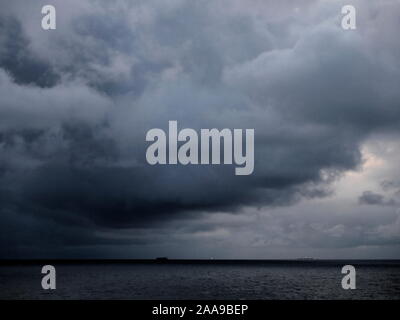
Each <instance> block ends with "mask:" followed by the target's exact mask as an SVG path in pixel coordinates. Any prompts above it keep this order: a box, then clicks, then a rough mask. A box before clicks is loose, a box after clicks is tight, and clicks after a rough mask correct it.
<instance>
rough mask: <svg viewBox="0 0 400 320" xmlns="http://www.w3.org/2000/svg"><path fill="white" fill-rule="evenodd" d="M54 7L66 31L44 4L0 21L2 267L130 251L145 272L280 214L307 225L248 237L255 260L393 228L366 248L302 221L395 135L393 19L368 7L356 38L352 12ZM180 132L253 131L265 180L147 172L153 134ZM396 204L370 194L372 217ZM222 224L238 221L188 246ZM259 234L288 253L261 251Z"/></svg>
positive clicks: (395, 8)
mask: <svg viewBox="0 0 400 320" xmlns="http://www.w3.org/2000/svg"><path fill="white" fill-rule="evenodd" d="M2 2H4V1H2ZM50 2H51V3H52V4H53V5H54V6H55V7H56V9H57V19H58V20H57V30H54V31H43V30H42V29H41V25H40V20H41V17H42V15H41V14H40V8H41V6H42V5H43V4H42V2H41V1H30V2H29V3H26V2H25V1H14V2H13V3H12V4H7V6H6V5H5V3H2V10H1V13H0V97H1V100H0V201H1V208H0V220H1V224H0V234H1V236H0V241H1V248H0V256H1V257H25V256H44V257H45V256H68V257H69V256H81V255H82V256H85V255H86V256H108V255H110V254H111V253H110V250H111V251H112V252H113V254H114V255H115V256H119V253H120V252H121V250H122V249H121V248H124V247H126V246H135V249H132V256H133V257H135V256H145V255H151V254H153V253H156V252H159V250H162V249H160V248H161V247H162V246H161V247H160V244H161V243H163V242H168V241H172V242H171V243H173V244H171V246H172V247H170V248H169V249H168V250H170V251H168V250H167V249H165V250H167V251H168V252H173V253H174V254H175V255H179V254H180V253H182V254H183V253H184V252H185V250H186V249H185V246H186V245H185V243H186V242H187V241H189V240H188V237H189V238H190V239H195V240H196V239H199V237H200V238H201V237H202V235H206V237H205V238H206V239H209V240H210V241H211V240H212V239H213V237H214V236H216V237H218V236H222V237H228V238H229V237H230V236H229V235H230V232H231V231H232V230H231V229H230V227H229V224H230V223H232V221H233V222H234V221H236V220H235V219H239V220H240V219H245V220H246V219H247V218H246V217H250V218H249V219H252V218H251V216H252V214H250V213H249V212H253V213H254V212H256V211H257V210H261V212H263V213H262V215H264V214H267V213H265V212H269V210H272V211H274V210H279V208H291V210H293V211H294V212H296V211H297V212H298V215H299V217H297V218H296V219H298V220H299V221H298V222H293V217H292V218H290V219H289V218H287V219H286V218H284V216H280V215H278V214H273V218H271V219H273V222H271V221H270V220H268V219H266V220H263V223H264V224H265V225H266V226H269V227H266V228H265V229H262V228H261V229H259V230H258V231H257V230H256V228H257V227H256V226H255V225H256V224H257V223H256V224H254V223H250V225H249V226H248V227H249V229H250V231H246V232H245V233H243V234H242V233H241V234H242V235H243V244H244V243H253V244H254V243H259V244H263V246H265V247H268V246H270V247H274V246H275V247H276V246H278V247H280V246H284V245H286V246H290V245H291V244H292V243H295V242H296V241H298V242H302V243H303V244H304V246H306V247H307V246H308V247H309V248H313V247H315V246H322V247H327V248H335V247H338V248H343V247H346V246H349V247H351V246H362V245H369V244H371V243H373V244H374V245H379V243H380V241H381V240H376V241H375V240H373V239H378V238H379V237H378V238H374V237H372V236H368V237H367V236H365V235H366V234H370V233H371V232H372V233H373V232H374V231H373V230H376V229H377V228H379V226H380V225H383V226H385V223H386V222H385V223H383V224H377V225H376V226H371V227H368V228H369V229H368V228H367V229H365V230H364V229H362V230H361V231H359V232H358V233H357V232H355V233H354V232H353V231H354V230H355V229H354V228H353V225H352V224H349V225H348V224H346V223H345V222H342V219H341V218H338V221H336V222H335V224H334V225H331V224H330V223H328V221H329V219H330V218H329V214H328V213H327V214H326V215H325V216H324V217H322V218H321V217H318V218H316V217H315V216H314V219H316V220H318V221H317V222H316V221H315V220H314V222H311V221H310V222H309V223H306V222H301V220H302V219H304V221H306V220H307V219H308V218H307V217H308V215H307V214H306V213H305V212H304V211H303V207H301V206H300V205H299V203H302V202H303V201H311V202H312V201H318V199H325V198H326V197H330V196H332V195H333V194H334V193H335V188H334V186H333V183H335V181H338V180H339V179H340V178H341V177H343V175H344V174H345V173H346V172H349V171H352V170H362V169H361V168H362V167H363V161H364V160H363V156H362V146H363V145H364V144H365V143H367V142H368V140H369V139H370V138H371V137H372V136H374V135H381V137H382V141H383V142H384V141H385V139H386V138H385V137H386V135H395V136H396V135H398V134H399V132H398V131H399V128H400V105H399V103H400V92H399V90H398V84H399V83H400V66H399V63H398V61H400V60H399V59H400V45H399V42H398V41H396V39H397V30H398V29H399V24H400V22H399V19H398V16H399V13H400V5H399V4H398V3H397V1H385V2H383V3H378V2H375V1H355V4H354V5H355V6H356V7H357V8H359V11H358V12H359V13H358V14H359V16H358V23H359V27H358V29H357V30H356V31H344V30H343V29H342V28H341V26H340V19H341V10H340V9H341V5H342V3H341V2H340V1H329V2H327V1H311V0H310V1H301V3H300V2H299V3H298V7H295V6H294V5H293V3H291V2H290V1H279V2H278V1H266V2H265V1H255V2H251V3H246V1H244V2H243V1H233V2H232V1H224V0H221V1H204V2H202V3H197V2H191V1H172V2H168V4H167V3H166V2H165V1H146V2H141V1H139V2H131V1H113V2H109V1H107V2H106V1H85V2H84V3H81V2H80V1H70V2H68V5H67V4H66V3H65V2H64V1H50ZM46 4H48V3H46ZM35 13H37V14H35ZM169 120H177V121H178V125H179V127H180V129H182V128H185V127H189V128H194V129H200V128H214V127H215V128H219V129H223V128H231V129H233V128H243V129H246V128H254V129H255V133H256V134H255V143H256V146H255V170H254V173H253V175H250V176H243V177H238V176H235V175H234V167H233V166H228V165H224V166H222V165H221V166H173V165H167V166H150V165H148V164H147V163H146V160H145V150H146V147H147V146H148V144H147V143H146V141H145V135H146V132H147V131H148V130H149V129H151V128H156V127H158V128H162V129H166V128H167V127H168V121H169ZM379 178H381V177H379ZM384 179H387V177H382V179H381V180H380V181H382V180H384ZM389 187H390V186H389V184H388V183H387V184H386V188H389ZM365 190H367V189H364V191H365ZM385 199H386V198H384V196H382V195H380V194H378V193H374V192H373V191H367V192H364V193H363V194H362V195H361V196H360V198H359V204H361V205H362V204H375V205H382V206H386V205H388V204H389V205H394V204H395V202H393V203H388V202H387V200H385ZM355 202H357V198H356V197H355ZM359 204H357V205H359ZM349 211H351V210H350V209H349ZM390 215H391V219H392V221H393V219H394V221H396V223H395V225H396V226H398V220H396V219H397V218H396V217H395V216H393V215H392V214H390ZM214 217H224V219H223V221H220V222H219V223H217V222H215V223H213V226H214V227H213V228H211V229H212V230H203V231H196V230H192V231H191V227H190V226H192V225H197V224H207V223H209V222H207V221H213V219H214ZM238 217H239V218H238ZM320 219H322V220H320ZM302 223H303V224H302ZM180 224H182V225H180ZM310 224H311V225H314V226H315V228H311V229H309V228H310V227H309V226H310ZM177 225H180V226H179V230H180V231H179V233H181V234H180V235H176V234H175V233H174V230H176V228H178V227H177ZM243 225H246V223H244V222H243ZM360 228H363V226H360ZM374 228H375V229H374ZM381 228H384V227H381ZM388 228H389V227H388ZM228 229H229V230H231V231H227V230H228ZM251 229H254V232H256V231H257V232H256V233H260V234H262V232H261V230H264V232H265V233H267V234H269V235H274V234H275V235H276V236H273V237H274V238H276V242H275V243H274V241H273V240H272V238H269V239H270V240H268V241H269V242H268V241H266V240H265V239H264V238H260V239H259V241H258V242H257V240H256V239H253V240H251V241H250V240H249V241H250V242H247V240H246V236H245V234H246V233H247V232H250V233H251V232H252V231H251ZM367 230H370V231H367ZM371 230H372V231H371ZM380 230H381V232H383V231H382V230H383V229H380ZM277 234H280V236H277ZM312 234H313V235H314V236H315V237H316V239H315V240H313V239H312V238H309V237H312V236H311V235H312ZM387 234H394V232H392V233H391V231H390V230H387ZM307 235H308V236H307ZM175 237H177V238H175ZM231 237H234V235H231ZM305 237H307V238H305ZM388 237H390V236H388ZM393 237H394V238H393ZM393 237H392V238H391V239H392V240H393V239H394V240H393V241H392V242H391V241H389V242H390V243H392V244H393V243H398V242H397V241H398V240H397V239H398V238H397V237H395V236H393ZM285 238H286V240H284V239H285ZM177 239H178V240H179V239H180V240H179V241H178V240H177ZM239 239H242V238H240V237H239ZM263 239H264V240H263ZM279 239H281V240H279ZM371 239H372V240H371ZM379 239H381V238H379ZM195 240H193V241H195ZM175 241H177V242H176V243H175ZM238 241H239V240H238ZM374 241H375V242H374ZM189 242H190V241H189ZM278 242H279V243H278ZM239 243H240V241H239ZM152 245H154V246H157V245H158V246H159V247H158V249H151V248H149V247H148V246H150V247H151V246H152ZM107 248H108V249H107ZM110 248H112V249H110ZM146 248H148V251H147V253H146V252H145V250H146ZM203 249H204V248H203ZM199 250H200V251H201V250H202V249H201V248H199ZM227 250H229V249H226V248H224V249H221V251H220V252H219V253H218V252H216V253H215V254H216V255H218V254H219V255H221V256H223V255H224V252H227ZM248 250H251V249H248ZM204 251H206V250H205V249H204ZM249 252H250V251H249ZM252 254H253V253H252ZM245 255H246V254H245ZM249 255H251V254H250V253H249ZM254 255H255V256H257V255H258V254H255V253H254ZM254 255H253V256H254ZM271 255H273V253H271Z"/></svg>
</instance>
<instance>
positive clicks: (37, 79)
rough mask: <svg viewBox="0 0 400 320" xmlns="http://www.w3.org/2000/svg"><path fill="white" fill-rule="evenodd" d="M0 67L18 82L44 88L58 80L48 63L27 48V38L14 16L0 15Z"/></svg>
mask: <svg viewBox="0 0 400 320" xmlns="http://www.w3.org/2000/svg"><path fill="white" fill-rule="evenodd" d="M0 68H2V69H4V70H6V71H7V72H9V74H10V75H11V77H12V78H13V79H14V81H15V82H16V83H18V84H34V85H37V86H39V87H43V88H45V87H51V86H53V85H55V84H56V83H57V81H58V80H59V76H58V74H57V73H55V72H54V70H53V69H52V68H51V66H50V64H49V63H47V62H46V61H44V60H42V59H40V58H38V57H36V56H35V54H34V53H33V52H32V51H31V50H30V49H29V39H27V38H26V36H25V35H24V33H23V30H22V28H21V24H20V22H19V21H18V20H17V19H15V18H14V17H7V16H3V17H1V16H0Z"/></svg>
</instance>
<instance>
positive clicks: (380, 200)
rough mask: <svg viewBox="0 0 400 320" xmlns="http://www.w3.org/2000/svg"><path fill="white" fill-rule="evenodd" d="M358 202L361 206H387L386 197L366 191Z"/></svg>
mask: <svg viewBox="0 0 400 320" xmlns="http://www.w3.org/2000/svg"><path fill="white" fill-rule="evenodd" d="M358 201H359V202H360V203H361V204H371V205H383V204H385V197H384V196H383V195H381V194H379V193H374V192H372V191H364V192H363V194H362V195H361V196H360V197H359V198H358Z"/></svg>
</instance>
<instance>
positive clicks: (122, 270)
mask: <svg viewBox="0 0 400 320" xmlns="http://www.w3.org/2000/svg"><path fill="white" fill-rule="evenodd" d="M345 264H352V265H354V266H355V267H356V270H357V289H356V290H343V289H342V287H341V279H342V277H343V275H342V274H341V268H342V266H343V265H345ZM42 265H43V263H41V264H36V263H31V264H21V263H19V264H14V263H13V264H4V263H1V264H0V299H400V261H310V262H304V261H286V262H285V261H280V262H276V261H275V262H272V261H258V262H254V261H253V262H241V263H235V262H225V263H200V262H193V263H188V262H186V263H181V262H172V261H170V262H168V263H151V262H142V263H127V262H125V263H118V262H115V263H61V262H60V263H53V265H54V266H55V267H56V270H57V289H56V290H49V291H45V290H43V289H42V288H41V279H42V274H41V267H42Z"/></svg>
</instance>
